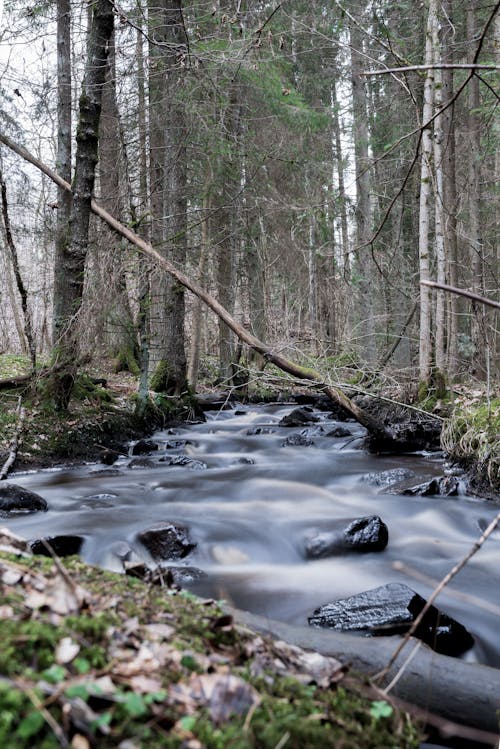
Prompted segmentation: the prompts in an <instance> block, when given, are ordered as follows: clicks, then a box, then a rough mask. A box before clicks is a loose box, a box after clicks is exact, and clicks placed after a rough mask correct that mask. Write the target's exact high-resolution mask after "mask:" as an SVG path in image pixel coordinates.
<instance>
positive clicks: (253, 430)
mask: <svg viewBox="0 0 500 749" xmlns="http://www.w3.org/2000/svg"><path fill="white" fill-rule="evenodd" d="M275 431H276V429H273V427H250V429H247V435H248V436H249V437H254V436H255V435H256V434H274V432H275Z"/></svg>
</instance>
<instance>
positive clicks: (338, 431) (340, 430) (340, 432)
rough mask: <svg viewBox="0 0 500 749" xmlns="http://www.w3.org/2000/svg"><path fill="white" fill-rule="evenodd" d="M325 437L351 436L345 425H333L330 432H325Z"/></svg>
mask: <svg viewBox="0 0 500 749" xmlns="http://www.w3.org/2000/svg"><path fill="white" fill-rule="evenodd" d="M326 436H327V437H352V432H351V431H349V429H346V428H345V427H335V429H332V430H331V431H330V432H327V433H326Z"/></svg>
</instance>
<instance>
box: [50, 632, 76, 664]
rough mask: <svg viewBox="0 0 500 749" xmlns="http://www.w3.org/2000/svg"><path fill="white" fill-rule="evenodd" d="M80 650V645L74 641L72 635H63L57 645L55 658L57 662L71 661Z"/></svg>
mask: <svg viewBox="0 0 500 749" xmlns="http://www.w3.org/2000/svg"><path fill="white" fill-rule="evenodd" d="M79 652H80V646H79V645H78V643H76V642H74V641H73V640H72V639H71V637H63V638H62V640H60V641H59V642H58V644H57V646H56V652H55V659H56V663H59V664H63V663H71V661H72V660H73V659H74V658H76V656H77V655H78V653H79Z"/></svg>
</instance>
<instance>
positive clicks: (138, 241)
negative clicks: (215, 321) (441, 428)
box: [0, 132, 397, 449]
mask: <svg viewBox="0 0 500 749" xmlns="http://www.w3.org/2000/svg"><path fill="white" fill-rule="evenodd" d="M0 143H3V144H4V145H6V146H7V147H8V148H10V149H11V150H12V151H14V152H15V153H17V154H18V155H19V156H21V157H22V158H23V159H25V160H26V161H28V162H29V163H30V164H33V165H34V166H36V167H37V168H38V169H40V170H41V171H42V172H43V173H44V174H46V175H47V176H48V177H49V178H50V179H51V180H52V181H53V182H55V183H56V184H57V185H59V187H62V188H63V189H64V190H67V191H68V192H71V186H70V184H69V183H68V182H66V181H65V180H64V179H62V177H60V176H59V175H58V174H57V173H56V172H54V171H53V170H52V169H51V168H50V167H48V166H47V165H46V164H45V163H44V162H42V161H40V160H39V159H37V158H36V157H35V156H33V155H32V154H31V153H30V152H29V151H28V150H27V149H26V148H24V147H23V146H19V145H18V144H17V143H15V142H14V141H13V140H12V139H11V138H9V137H8V136H6V135H5V134H3V133H1V132H0ZM91 208H92V211H93V213H95V214H96V215H97V216H99V218H101V219H102V220H103V221H104V222H105V223H106V224H107V225H108V226H110V227H111V228H112V229H113V230H114V231H115V232H116V233H117V234H119V235H120V236H122V237H123V238H124V239H127V240H128V241H129V242H130V243H131V244H132V245H134V246H135V247H136V248H137V249H138V250H139V251H140V252H141V253H142V254H143V255H145V256H146V257H148V258H149V259H150V260H153V261H154V262H155V263H156V264H157V265H159V266H160V267H161V268H163V270H165V271H166V272H167V273H169V274H170V275H171V276H172V277H173V278H175V280H176V281H177V282H178V283H180V284H181V285H182V286H184V287H185V288H186V289H188V290H189V291H191V292H192V293H193V294H194V295H195V296H196V297H198V299H201V301H202V302H204V303H205V304H206V305H207V307H209V308H210V309H211V310H212V311H213V312H215V314H216V315H217V316H218V317H219V318H220V319H221V320H222V321H223V322H225V323H226V325H227V326H228V328H230V329H231V330H232V331H233V333H235V335H236V336H237V337H238V338H239V339H240V340H241V341H243V343H246V344H247V345H248V346H250V348H252V349H253V350H254V351H256V352H257V353H259V354H261V355H262V356H263V358H264V359H265V360H266V361H267V362H270V363H271V364H274V365H275V366H276V367H278V368H279V369H281V370H282V371H283V372H286V373H287V374H290V375H292V376H293V377H296V378H298V379H300V380H306V381H308V382H311V383H312V384H313V385H314V386H315V387H316V388H318V389H320V390H322V391H323V392H324V393H325V394H326V395H327V396H328V397H329V398H330V399H331V400H332V401H333V402H334V403H336V404H337V405H339V406H342V408H344V409H345V410H346V411H347V412H348V413H349V414H350V415H351V416H352V417H353V418H354V419H355V420H356V421H357V422H358V423H359V424H361V425H362V426H364V427H365V428H366V429H367V430H368V432H369V433H370V435H371V436H372V446H375V449H377V446H378V445H380V446H381V447H382V449H391V447H394V448H396V449H397V440H395V439H394V437H393V436H392V435H391V434H390V433H389V432H388V430H387V429H386V427H385V425H384V424H383V423H382V421H380V420H378V419H377V418H375V417H374V416H373V415H372V414H369V413H367V412H366V411H365V410H364V409H362V408H360V407H359V406H357V405H356V404H355V403H354V402H353V401H352V400H351V399H350V398H349V397H348V396H347V395H346V394H345V393H344V392H343V391H342V390H341V389H340V388H338V387H335V386H334V385H330V384H327V383H325V382H324V379H323V377H322V376H321V373H320V372H318V371H316V370H315V369H312V368H309V367H302V366H300V365H299V364H296V363H295V362H293V361H291V360H290V359H287V358H285V357H284V356H282V355H281V354H279V353H277V352H276V351H273V349H272V347H271V346H268V345H267V344H266V343H264V342H263V341H260V340H259V339H258V338H256V336H254V335H252V334H251V333H250V332H249V331H248V330H246V329H245V328H243V327H242V326H241V325H240V324H239V323H238V322H237V321H236V320H235V319H234V318H233V317H232V315H230V314H229V312H228V311H227V310H226V309H225V308H224V307H223V306H222V305H221V304H220V303H219V302H218V301H217V300H216V299H215V298H214V297H213V296H212V295H211V294H209V293H208V292H207V291H205V290H204V289H202V288H201V287H200V286H198V284H197V283H196V282H194V281H192V280H191V279H190V278H188V276H186V275H185V274H184V273H182V271H180V270H179V269H178V268H176V267H175V266H174V265H172V263H170V262H169V261H168V260H167V259H166V258H164V257H163V256H162V255H160V253H159V252H157V250H155V249H154V247H153V246H152V245H151V244H149V242H146V240H144V239H143V238H142V237H140V236H139V235H138V234H136V233H135V232H134V231H133V230H132V229H130V228H129V227H128V226H125V225H124V224H122V223H121V222H120V221H118V220H117V219H116V218H115V217H114V216H112V215H111V214H110V213H108V211H106V210H105V209H104V208H102V207H101V206H100V205H98V204H97V203H96V202H95V201H94V200H93V201H92V204H91Z"/></svg>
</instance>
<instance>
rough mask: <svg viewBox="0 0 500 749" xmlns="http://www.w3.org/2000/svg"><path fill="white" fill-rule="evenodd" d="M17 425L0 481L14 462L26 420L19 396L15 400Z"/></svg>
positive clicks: (7, 473) (0, 473)
mask: <svg viewBox="0 0 500 749" xmlns="http://www.w3.org/2000/svg"><path fill="white" fill-rule="evenodd" d="M16 413H17V425H16V431H15V434H14V437H13V439H12V442H11V443H10V448H9V456H8V458H7V460H6V461H5V463H4V464H3V468H2V471H1V472H0V481H3V480H4V479H6V478H7V476H8V475H9V473H10V471H11V469H12V466H13V465H14V463H15V462H16V458H17V453H18V450H19V447H20V445H21V437H22V434H23V431H24V422H25V420H26V409H25V408H24V406H22V405H21V398H19V399H18V401H17V410H16Z"/></svg>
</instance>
